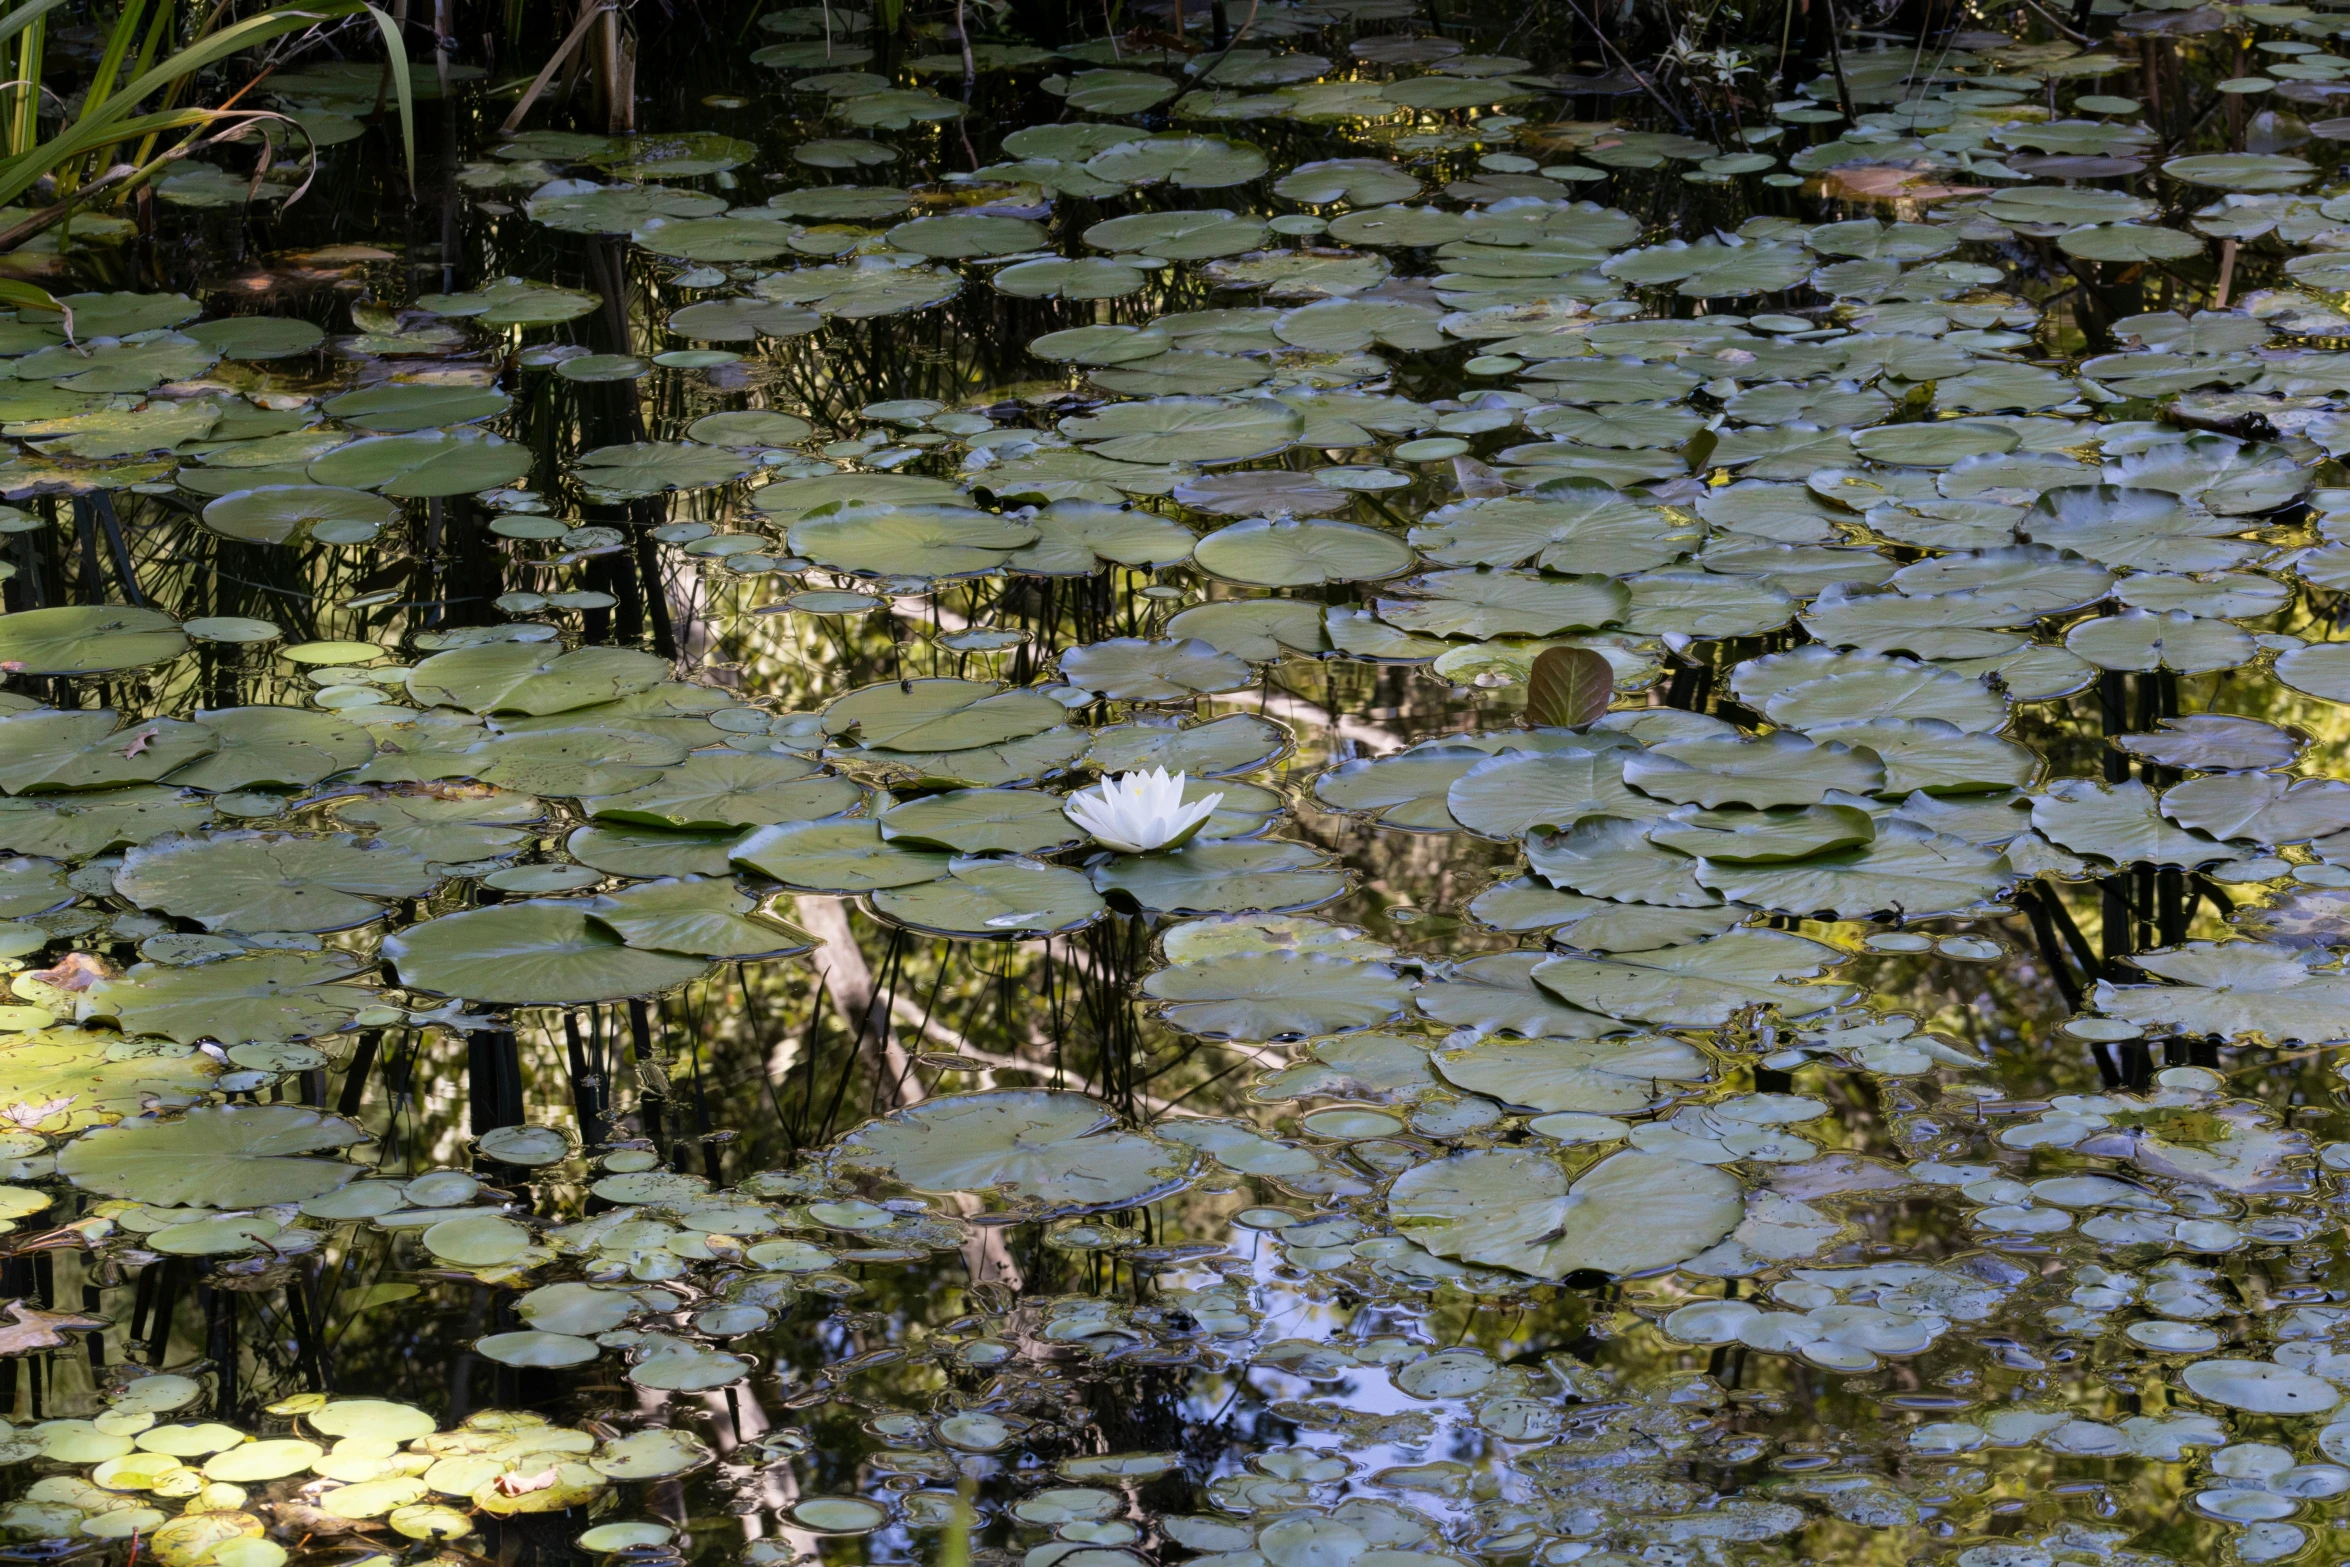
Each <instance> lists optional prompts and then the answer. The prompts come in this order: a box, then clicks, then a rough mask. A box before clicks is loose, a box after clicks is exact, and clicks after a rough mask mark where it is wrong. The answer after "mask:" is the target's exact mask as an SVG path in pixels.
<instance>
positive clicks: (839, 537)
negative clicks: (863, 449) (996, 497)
mask: <svg viewBox="0 0 2350 1567" xmlns="http://www.w3.org/2000/svg"><path fill="white" fill-rule="evenodd" d="M788 537H789V540H790V544H791V547H792V549H793V550H794V551H795V552H797V553H799V554H802V555H806V556H807V557H809V558H810V559H812V560H815V561H818V562H820V563H822V564H824V565H826V566H829V567H832V568H833V569H835V570H838V571H847V572H853V573H857V574H860V575H868V576H880V577H921V578H924V579H930V580H936V579H942V578H949V577H968V576H979V575H983V574H985V573H987V572H990V571H994V570H996V569H998V568H999V567H1001V566H1002V565H1003V564H1004V562H1005V560H1006V558H1007V557H1008V556H1009V555H1010V553H1011V552H1012V551H1013V550H1016V549H1018V548H1020V547H1021V546H1022V545H1026V544H1033V543H1034V542H1036V530H1035V529H1033V528H1031V527H1028V526H1027V525H1026V524H1024V523H1020V522H1015V521H1013V520H1012V519H1010V518H1006V517H998V516H996V515H995V514H993V513H991V512H983V511H977V510H973V509H971V508H968V507H961V506H899V505H889V504H877V505H851V506H843V507H840V508H838V509H837V510H833V511H828V512H825V513H823V514H821V515H818V516H811V517H804V518H802V519H801V520H800V521H798V522H795V523H793V524H792V526H791V531H790V534H789V536H788Z"/></svg>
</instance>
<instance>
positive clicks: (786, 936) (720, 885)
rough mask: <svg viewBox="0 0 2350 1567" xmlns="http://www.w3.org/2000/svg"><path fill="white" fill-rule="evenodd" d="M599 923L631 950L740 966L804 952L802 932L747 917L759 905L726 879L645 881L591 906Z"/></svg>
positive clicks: (807, 945) (806, 943) (809, 942)
mask: <svg viewBox="0 0 2350 1567" xmlns="http://www.w3.org/2000/svg"><path fill="white" fill-rule="evenodd" d="M588 907H589V911H590V912H591V913H592V914H593V915H594V917H595V919H596V921H597V923H599V924H601V925H604V926H606V927H608V928H609V929H610V930H611V931H612V932H613V933H614V934H615V935H617V936H619V937H620V939H621V940H623V941H625V942H627V943H628V944H629V945H630V946H631V947H639V948H647V949H652V950H657V951H661V952H675V953H684V954H687V955H689V956H693V957H703V958H723V959H726V960H729V961H733V962H742V961H746V960H749V959H753V958H779V957H786V956H789V955H791V954H794V953H800V952H806V951H807V950H808V949H809V948H811V947H812V946H814V945H815V941H814V940H813V938H811V937H809V936H808V935H807V934H806V933H805V932H804V931H798V930H793V929H791V928H789V927H787V926H783V925H777V924H771V923H768V922H767V921H764V920H758V919H751V918H747V917H746V916H748V915H750V914H751V912H752V911H753V910H754V909H756V908H757V907H758V904H757V902H756V900H754V899H752V898H749V897H746V896H745V895H744V894H743V893H742V892H741V891H740V890H739V889H738V888H737V887H736V886H735V884H734V881H733V878H731V877H729V876H726V875H719V876H715V877H700V876H683V877H676V878H670V879H664V880H659V881H648V882H643V883H641V884H639V885H637V886H634V887H626V888H623V889H621V890H620V891H618V892H614V893H607V894H606V895H604V896H603V897H600V898H597V899H595V900H593V902H592V903H590V904H589V906H588Z"/></svg>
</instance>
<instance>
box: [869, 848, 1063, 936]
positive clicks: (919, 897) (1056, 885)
mask: <svg viewBox="0 0 2350 1567" xmlns="http://www.w3.org/2000/svg"><path fill="white" fill-rule="evenodd" d="M867 901H868V902H869V903H870V904H871V906H872V909H873V912H874V913H875V914H877V915H879V916H881V917H882V918H884V919H887V920H889V921H891V922H892V923H894V924H898V925H903V926H905V927H907V928H908V929H911V930H918V931H925V932H928V933H930V934H933V935H941V936H951V937H956V938H961V939H966V940H974V939H976V940H1019V941H1028V940H1034V939H1036V938H1039V937H1045V936H1059V935H1067V934H1069V933H1071V932H1073V931H1079V930H1083V929H1084V928H1085V927H1086V926H1088V925H1091V924H1093V923H1094V922H1095V921H1096V920H1099V919H1100V918H1101V917H1102V916H1103V915H1104V914H1106V913H1107V912H1109V908H1108V905H1107V904H1105V903H1103V901H1102V900H1101V897H1100V896H1099V895H1098V894H1097V893H1096V892H1095V891H1094V889H1093V887H1092V885H1091V884H1090V883H1089V882H1088V881H1087V880H1086V878H1085V877H1084V875H1082V874H1081V873H1079V872H1077V871H1073V870H1069V869H1066V868H1065V867H1062V866H1058V865H1046V864H1043V863H1041V862H1039V861H1035V860H1025V859H1019V858H1009V859H992V858H990V859H982V858H958V859H955V860H953V861H952V862H950V863H949V864H948V866H947V874H946V875H945V876H943V877H941V878H939V879H937V880H935V881H930V882H925V883H922V884H920V885H917V886H911V887H893V888H884V889H881V890H879V891H876V892H874V893H872V894H870V895H869V897H868V900H867Z"/></svg>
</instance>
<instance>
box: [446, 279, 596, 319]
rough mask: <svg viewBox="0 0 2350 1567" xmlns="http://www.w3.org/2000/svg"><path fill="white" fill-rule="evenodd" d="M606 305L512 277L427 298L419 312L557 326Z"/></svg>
mask: <svg viewBox="0 0 2350 1567" xmlns="http://www.w3.org/2000/svg"><path fill="white" fill-rule="evenodd" d="M602 303H603V300H602V299H600V298H599V297H598V296H596V295H594V294H586V293H581V292H579V291H577V290H575V289H568V288H557V287H555V286H554V285H553V284H551V283H534V282H531V281H530V280H528V279H526V278H517V277H510V278H503V279H500V280H499V281H498V282H495V283H491V284H488V285H486V286H484V287H481V288H477V289H472V290H469V291H468V292H466V293H462V294H424V295H421V296H419V297H418V299H417V301H416V308H417V309H419V310H429V311H431V312H432V313H433V314H434V315H436V316H455V317H458V318H461V319H465V320H473V321H479V322H480V323H481V324H482V325H483V326H499V327H508V326H555V325H558V324H560V323H562V322H565V321H576V320H578V319H579V318H580V317H581V316H584V315H586V314H587V313H588V312H589V311H591V310H593V309H595V308H596V307H597V306H598V305H600V304H602Z"/></svg>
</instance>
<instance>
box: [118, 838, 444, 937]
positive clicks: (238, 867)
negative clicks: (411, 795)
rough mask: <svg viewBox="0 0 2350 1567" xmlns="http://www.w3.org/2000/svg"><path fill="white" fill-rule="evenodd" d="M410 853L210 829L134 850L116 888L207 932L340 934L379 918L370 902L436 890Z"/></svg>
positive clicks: (342, 841)
mask: <svg viewBox="0 0 2350 1567" xmlns="http://www.w3.org/2000/svg"><path fill="white" fill-rule="evenodd" d="M440 880H441V878H440V876H439V874H438V873H436V872H435V871H433V869H432V868H431V867H430V866H429V865H427V864H426V863H425V861H424V860H423V859H422V858H421V857H420V856H417V855H414V854H411V853H409V852H407V851H404V850H401V849H398V848H395V847H393V846H391V845H389V844H381V843H365V842H362V841H361V840H359V839H356V838H353V837H351V836H349V835H347V834H342V833H316V834H310V833H281V832H253V831H245V832H217V833H209V834H206V835H203V836H201V837H186V838H164V839H158V840H156V841H155V842H153V843H148V844H143V845H141V846H140V847H138V848H135V849H132V850H131V851H130V852H129V853H128V854H126V855H125V856H124V857H123V864H122V869H120V870H118V871H116V872H115V875H114V886H115V890H116V891H118V892H120V893H121V894H122V895H123V896H125V897H127V898H129V899H131V900H132V901H133V902H135V903H137V904H139V905H140V906H141V907H143V908H151V909H160V910H162V911H163V912H165V913H168V914H172V915H175V916H178V917H180V918H184V919H192V920H195V921H197V922H198V923H200V924H201V925H203V927H204V928H205V929H206V930H231V931H271V930H290V931H329V930H344V929H348V928H349V927H351V926H354V925H363V924H366V923H367V922H368V921H370V920H374V919H379V918H381V917H382V916H383V915H384V913H385V912H386V909H385V905H384V904H383V903H382V902H381V901H378V900H381V899H390V898H421V897H423V896H424V895H425V894H427V893H429V892H431V891H432V889H433V888H434V887H436V886H438V885H439V884H440Z"/></svg>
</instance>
